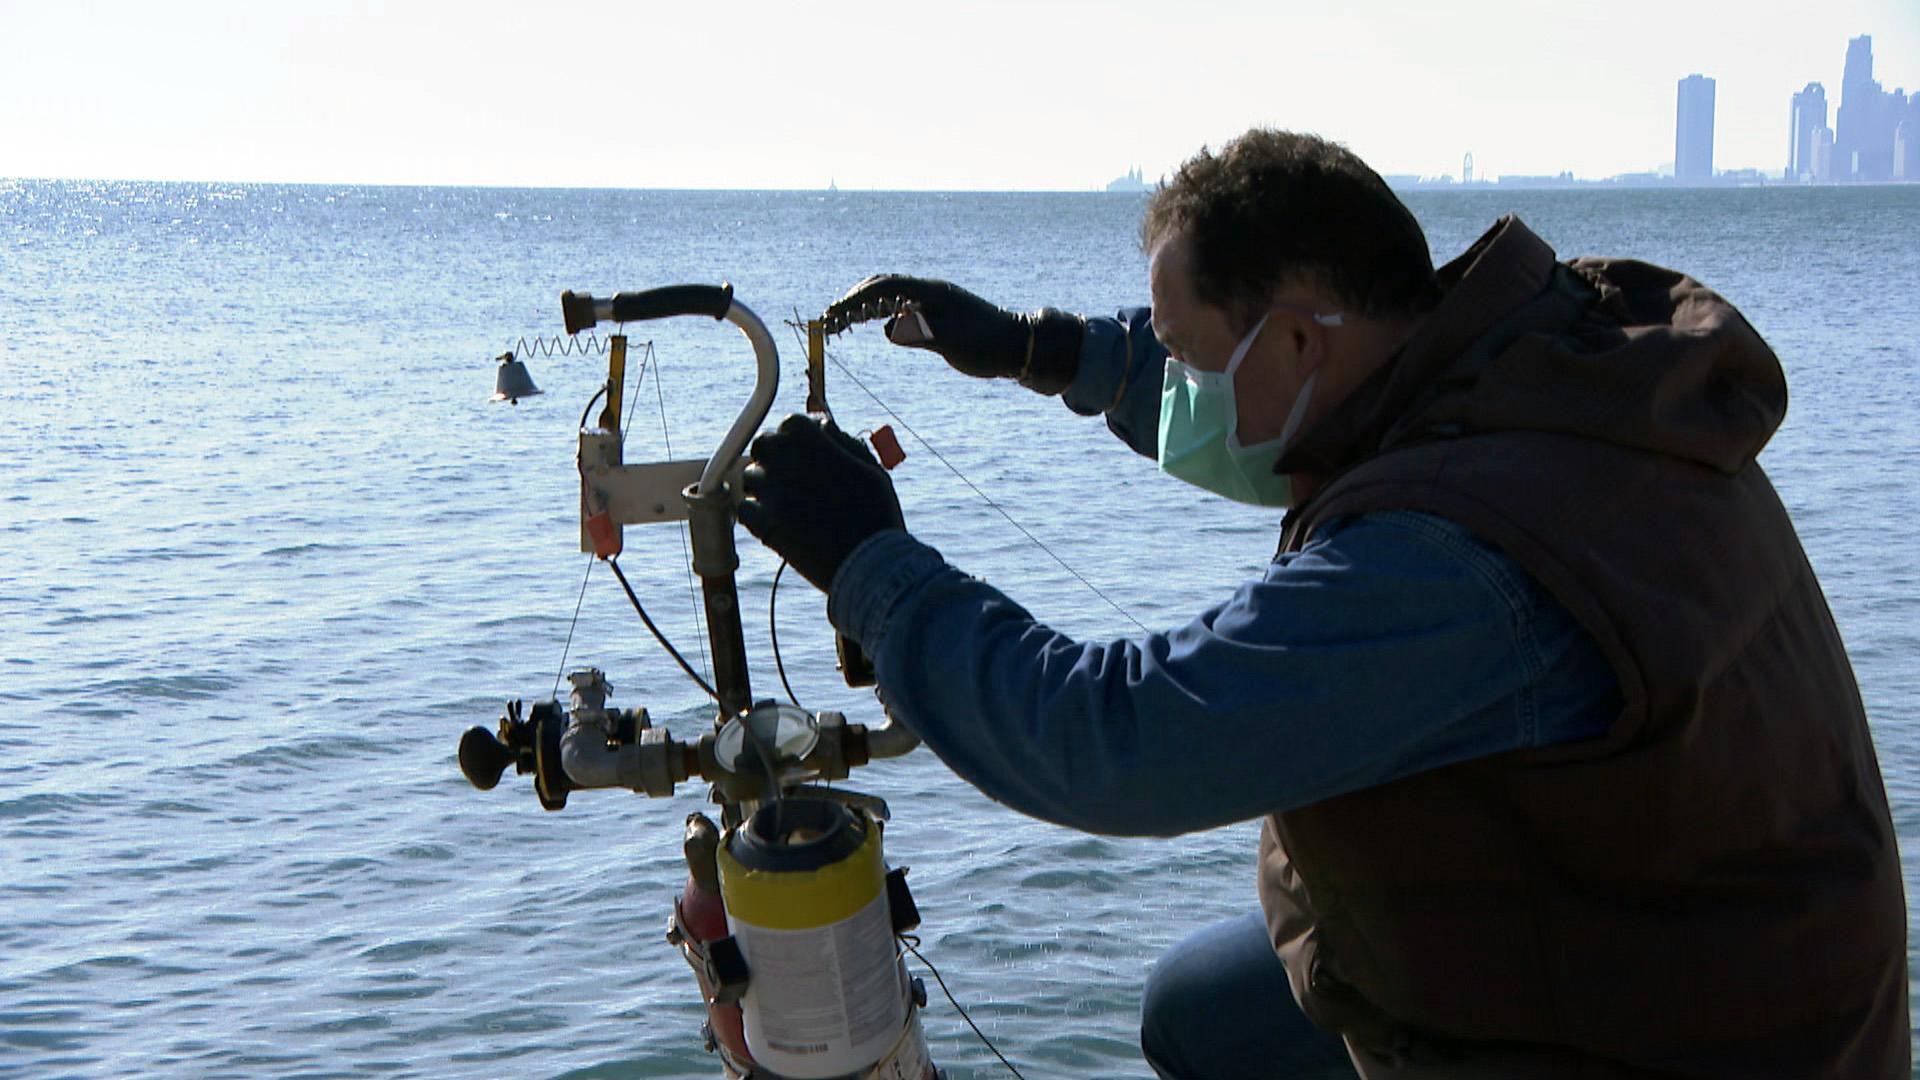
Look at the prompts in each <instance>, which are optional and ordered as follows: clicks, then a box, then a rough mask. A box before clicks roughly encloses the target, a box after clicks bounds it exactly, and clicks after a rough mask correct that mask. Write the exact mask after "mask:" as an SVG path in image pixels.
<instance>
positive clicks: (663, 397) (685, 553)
mask: <svg viewBox="0 0 1920 1080" xmlns="http://www.w3.org/2000/svg"><path fill="white" fill-rule="evenodd" d="M652 355H653V345H652V343H648V345H647V356H649V357H651V356H652ZM635 389H636V390H638V389H639V384H638V383H635ZM639 396H640V395H639V394H638V393H635V394H634V397H635V398H636V399H637V398H639ZM653 396H654V400H656V401H658V402H659V403H660V441H661V442H663V443H665V444H666V448H667V460H668V461H672V460H673V435H672V434H671V433H670V432H669V431H668V430H667V393H666V391H665V390H664V389H662V388H661V386H660V365H659V364H655V365H653ZM680 557H681V559H682V560H684V561H685V563H686V566H687V596H688V597H689V598H690V599H691V601H692V606H693V632H694V636H695V637H696V638H698V639H699V642H700V669H701V670H702V671H706V672H708V673H709V674H711V673H712V671H713V665H712V663H711V662H710V661H709V660H708V659H707V627H706V623H704V622H703V621H701V618H700V593H699V590H698V589H697V588H696V587H695V586H694V583H693V547H692V545H691V544H690V543H689V542H688V540H687V526H686V525H684V524H683V525H681V526H680ZM683 666H684V661H683ZM702 685H705V684H704V683H703V684H702ZM707 693H709V694H711V693H713V691H712V690H708V691H707ZM714 700H716V701H718V700H719V697H718V696H717V695H716V696H715V698H714Z"/></svg>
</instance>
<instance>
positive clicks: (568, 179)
mask: <svg viewBox="0 0 1920 1080" xmlns="http://www.w3.org/2000/svg"><path fill="white" fill-rule="evenodd" d="M1733 19H1737V20H1738V23H1739V26H1740V32H1739V34H1738V35H1734V34H1729V33H1728V32H1727V27H1728V25H1729V24H1730V20H1733ZM1655 23H1657V24H1659V25H1661V26H1662V27H1663V31H1662V33H1661V34H1659V35H1657V36H1649V35H1646V34H1645V33H1644V32H1642V31H1640V30H1638V29H1636V28H1638V27H1644V26H1646V25H1652V24H1655ZM1868 34H1870V35H1872V36H1873V42H1874V51H1875V53H1876V55H1877V60H1878V63H1879V66H1880V72H1879V79H1880V81H1881V82H1883V83H1884V84H1887V85H1891V86H1894V87H1897V88H1904V89H1916V90H1920V5H1916V4H1914V2H1913V0H1831V2H1830V3H1827V4H1823V5H1822V6H1821V8H1820V9H1819V10H1818V11H1817V12H1808V11H1806V10H1804V7H1803V6H1802V5H1794V4H1789V3H1786V2H1784V0H1755V2H1753V3H1743V4H1740V5H1739V6H1738V8H1737V9H1736V8H1734V7H1733V6H1732V5H1731V4H1714V3H1707V4H1703V5H1687V6H1680V7H1676V6H1674V5H1670V4H1665V3H1657V2H1655V0H1617V2H1616V3H1614V4H1611V5H1609V6H1608V8H1607V9H1605V10H1604V11H1603V10H1598V9H1593V10H1589V9H1586V8H1578V7H1551V8H1541V7H1539V6H1538V5H1536V4H1533V3H1531V2H1530V0H1474V2H1472V3H1469V4H1468V5H1465V6H1463V7H1461V8H1459V9H1457V10H1456V9H1449V10H1447V11H1444V12H1442V11H1436V10H1433V9H1432V8H1431V6H1430V5H1424V4H1416V3H1411V2H1406V3H1402V2H1396V0H1356V2H1355V3H1353V4H1348V5H1339V6H1336V7H1329V8H1326V9H1321V8H1314V9H1312V10H1303V11H1289V10H1281V9H1276V8H1273V7H1272V6H1271V5H1264V4H1260V3H1257V2H1254V0H1196V2H1194V3H1192V4H1189V5H1184V6H1183V7H1182V8H1181V9H1180V11H1179V12H1178V18H1171V17H1169V16H1168V14H1167V13H1166V12H1165V10H1164V6H1163V5H1157V4H1154V3H1151V2H1148V0H1108V2H1095V0H1025V2H1020V0H979V2H977V3H973V4H969V5H966V6H964V7H959V8H940V9H933V8H925V7H918V6H911V5H907V6H902V5H892V4H886V3H881V2H878V0H846V2H843V3H836V4H826V3H814V2H810V0H790V2H788V3H772V2H769V0H740V2H738V3H736V4H735V5H731V6H730V7H729V9H728V12H727V18H725V19H713V18H708V17H705V16H701V15H699V13H696V12H692V11H690V10H687V9H685V8H684V7H682V6H672V5H661V4H653V3H647V2H642V3H640V4H637V5H628V6H623V7H621V8H619V9H617V10H614V11H611V12H610V13H609V14H608V16H607V18H606V19H604V20H602V21H601V22H599V23H596V24H595V26H594V29H593V30H591V31H583V30H582V29H581V26H580V24H579V22H578V20H569V19H564V18H559V17H557V16H554V15H552V14H549V13H548V12H546V11H545V10H543V9H539V8H536V7H535V6H534V5H531V4H527V3H523V2H519V0H470V2H467V3H462V4H453V3H451V2H447V0H423V2H420V3H413V4H408V5H400V6H395V7H392V8H385V7H381V8H375V7H372V6H368V5H326V6H322V7H311V6H305V5H289V6H284V7H283V6H280V5H255V4H249V3H245V2H243V0H180V2H179V3H176V4H171V5H146V4H138V3H133V2H131V0H93V2H89V3H76V4H72V5H44V4H33V3H27V2H23V0H0V35H5V36H6V37H7V38H8V39H9V40H13V41H16V42H19V43H20V44H21V46H22V48H21V49H19V50H17V53H18V55H16V56H15V57H14V59H13V60H11V61H10V62H9V64H8V65H5V66H3V67H0V130H3V131H5V132H7V135H8V137H7V139H5V140H0V177H71V178H88V179H159V180H203V181H219V180H228V181H237V182H246V181H263V182H270V181H284V182H318V183H414V184H458V185H466V184H478V185H514V186H560V187H581V186H584V187H661V188H673V187H691V188H802V189H804V188H825V187H826V186H827V184H828V182H829V181H830V180H833V181H837V183H838V185H839V186H840V187H841V188H842V189H843V190H854V189H862V188H865V189H875V188H893V189H902V190H916V189H940V188H948V189H986V190H1013V189H1025V190H1086V189H1090V188H1097V187H1100V186H1102V185H1104V184H1105V183H1106V181H1108V180H1109V179H1111V178H1113V177H1115V176H1118V175H1120V174H1121V173H1122V172H1124V171H1126V170H1127V169H1129V168H1131V167H1135V166H1137V167H1139V168H1140V170H1141V172H1142V173H1143V175H1144V176H1146V177H1148V178H1158V177H1160V176H1163V175H1165V174H1167V173H1168V172H1170V171H1171V170H1172V169H1173V168H1175V167H1177V166H1178V164H1179V163H1180V162H1181V161H1182V160H1184V159H1185V158H1186V157H1188V156H1189V155H1191V154H1192V153H1193V152H1194V151H1195V150H1197V149H1199V148H1200V147H1201V146H1203V145H1214V146H1217V145H1219V143H1220V142H1222V141H1224V140H1225V139H1227V138H1230V137H1231V136H1233V135H1235V134H1237V133H1239V132H1240V131H1243V130H1245V129H1246V128H1248V127H1251V126H1256V125H1266V126H1275V127H1284V128H1291V129H1294V130H1302V131H1311V132H1315V133H1318V134H1322V135H1325V136H1327V137H1329V138H1332V139H1334V140H1336V141H1339V142H1342V143H1344V144H1346V145H1347V146H1349V147H1350V148H1351V149H1353V150H1354V151H1355V152H1356V153H1357V154H1359V155H1360V156H1361V157H1362V158H1364V159H1366V160H1367V161H1368V162H1369V163H1370V164H1372V165H1373V166H1374V167H1375V168H1376V169H1378V170H1379V171H1380V172H1381V173H1382V174H1387V175H1399V174H1404V175H1409V176H1415V177H1423V176H1424V177H1436V176H1443V175H1447V176H1452V175H1457V170H1458V167H1459V164H1460V162H1461V160H1462V158H1463V156H1464V155H1466V154H1468V153H1471V154H1473V155H1474V157H1475V158H1476V160H1477V162H1478V164H1477V168H1476V175H1477V177H1479V178H1488V179H1491V178H1499V177H1515V178H1523V177H1528V176H1537V177H1555V176H1560V175H1563V174H1564V175H1567V176H1571V177H1577V178H1602V177H1612V176H1619V175H1623V174H1647V173H1653V172H1658V171H1660V170H1662V169H1671V167H1672V162H1669V161H1668V160H1667V159H1668V158H1669V157H1670V156H1671V155H1672V152H1673V149H1674V147H1675V131H1674V129H1673V127H1672V126H1671V125H1672V124H1673V122H1674V119H1675V98H1674V96H1673V95H1674V91H1673V87H1674V86H1675V80H1677V79H1679V78H1681V77H1683V76H1685V75H1686V74H1688V73H1689V72H1698V73H1700V74H1701V75H1703V76H1705V77H1707V78H1711V79H1713V80H1714V81H1715V83H1716V100H1715V109H1714V139H1713V142H1714V153H1713V161H1714V165H1715V167H1716V168H1717V169H1720V170H1729V169H1731V170H1740V169H1759V170H1763V171H1764V172H1765V173H1768V174H1771V175H1775V176H1777V175H1780V174H1781V173H1782V172H1783V171H1784V170H1786V169H1788V168H1790V167H1791V166H1792V162H1793V160H1794V159H1793V157H1792V154H1791V151H1790V150H1789V151H1788V152H1787V153H1783V152H1782V147H1781V142H1782V138H1781V135H1782V133H1781V127H1782V121H1783V119H1789V120H1790V118H1783V117H1782V115H1781V114H1782V112H1783V111H1785V109H1783V106H1785V105H1787V104H1788V103H1789V101H1790V100H1791V98H1792V96H1793V95H1794V93H1795V92H1796V91H1797V90H1798V89H1799V88H1801V87H1803V86H1806V85H1807V84H1809V83H1820V84H1822V85H1824V86H1825V87H1826V88H1827V90H1828V96H1829V99H1830V100H1829V108H1830V109H1831V108H1834V107H1837V106H1840V105H1841V104H1842V100H1843V99H1842V97H1841V96H1840V95H1835V94H1834V93H1833V90H1834V88H1836V87H1840V86H1842V85H1843V83H1844V73H1843V71H1842V70H1841V66H1842V65H1841V61H1842V59H1843V54H1844V50H1845V49H1846V47H1847V42H1848V41H1849V40H1851V39H1853V38H1855V37H1859V36H1862V35H1868ZM1736 38H1737V40H1736ZM1851 120H1852V113H1851V112H1849V113H1848V115H1847V122H1842V121H1841V120H1840V118H1839V117H1834V118H1832V119H1830V120H1829V123H1830V124H1832V125H1833V126H1834V127H1835V128H1836V129H1844V130H1841V131H1840V132H1839V133H1840V134H1841V135H1843V136H1844V135H1845V134H1847V133H1848V132H1850V131H1851V126H1850V124H1851ZM1910 134H1911V133H1910ZM1790 137H1791V136H1790ZM1843 141H1844V140H1843ZM1909 142H1910V143H1920V138H1916V139H1910V140H1909ZM1888 153H1889V156H1890V155H1891V148H1890V149H1889V151H1888Z"/></svg>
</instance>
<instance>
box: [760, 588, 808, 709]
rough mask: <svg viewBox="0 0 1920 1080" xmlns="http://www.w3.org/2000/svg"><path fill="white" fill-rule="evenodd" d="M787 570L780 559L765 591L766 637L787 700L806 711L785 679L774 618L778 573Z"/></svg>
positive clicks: (784, 669)
mask: <svg viewBox="0 0 1920 1080" xmlns="http://www.w3.org/2000/svg"><path fill="white" fill-rule="evenodd" d="M786 572H787V560H785V559H781V560H780V569H778V570H775V571H774V572H773V588H772V589H770V590H768V591H767V637H769V638H771V639H772V640H773V667H774V670H776V671H778V672H779V673H780V685H781V686H784V687H786V688H787V700H788V701H791V702H793V707H794V708H796V709H799V710H801V711H802V712H805V711H806V706H804V705H802V704H800V699H799V698H797V697H794V696H793V684H792V683H790V682H788V681H787V665H786V664H784V663H781V661H780V623H779V622H778V621H777V620H775V619H774V617H773V613H774V604H775V603H776V602H778V600H779V599H780V575H781V574H784V573H786Z"/></svg>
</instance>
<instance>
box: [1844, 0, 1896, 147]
mask: <svg viewBox="0 0 1920 1080" xmlns="http://www.w3.org/2000/svg"><path fill="white" fill-rule="evenodd" d="M1884 96H1885V95H1884V94H1882V93H1881V91H1880V83H1879V82H1878V81H1877V80H1876V79H1874V77H1873V36H1872V35H1871V34H1861V35H1860V36H1859V37H1857V38H1854V39H1852V40H1851V41H1848V42H1847V66H1846V70H1845V72H1844V73H1843V74H1842V75H1841V77H1840V107H1839V108H1838V109H1836V110H1834V117H1833V128H1834V131H1833V175H1834V179H1836V180H1884V179H1886V178H1887V174H1888V173H1890V172H1892V168H1891V166H1892V164H1893V160H1892V159H1893V148H1892V147H1891V146H1887V147H1884V148H1883V147H1882V146H1881V145H1880V142H1881V140H1880V139H1878V138H1876V135H1877V134H1878V132H1877V131H1876V130H1875V129H1876V128H1877V127H1879V126H1880V125H1879V124H1878V123H1877V121H1879V120H1880V118H1881V116H1882V113H1883V112H1884V109H1883V107H1882V104H1881V98H1882V97H1884ZM1883 149H1884V151H1885V154H1884V157H1885V161H1884V163H1883V161H1882V153H1881V151H1882V150H1883Z"/></svg>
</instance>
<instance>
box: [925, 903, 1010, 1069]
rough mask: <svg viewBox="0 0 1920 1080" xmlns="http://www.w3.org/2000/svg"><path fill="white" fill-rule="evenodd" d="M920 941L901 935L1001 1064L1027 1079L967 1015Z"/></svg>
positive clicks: (948, 999)
mask: <svg viewBox="0 0 1920 1080" xmlns="http://www.w3.org/2000/svg"><path fill="white" fill-rule="evenodd" d="M919 943H920V939H919V938H917V937H915V936H913V935H912V934H901V935H900V944H902V945H905V946H906V947H907V951H908V952H910V953H912V954H913V955H914V958H915V959H917V960H919V961H920V962H921V963H923V964H925V965H927V970H928V971H931V972H933V981H934V982H937V983H939V984H940V992H941V993H943V994H945V995H947V1001H948V1002H949V1003H951V1004H952V1005H953V1007H954V1008H955V1009H956V1010H958V1011H959V1013H960V1019H962V1020H965V1021H966V1022H967V1026H968V1027H970V1028H972V1029H973V1033H974V1034H975V1035H977V1036H979V1037H980V1041H981V1042H982V1043H984V1044H986V1047H987V1049H989V1050H991V1051H993V1056H994V1057H997V1058H999V1059H1000V1064H1002V1065H1005V1066H1006V1067H1007V1071H1008V1072H1010V1073H1012V1074H1013V1075H1015V1076H1019V1077H1020V1080H1027V1078H1026V1077H1024V1076H1021V1075H1020V1070H1019V1069H1016V1068H1014V1067H1013V1062H1011V1061H1008V1060H1007V1056H1006V1055H1005V1054H1002V1053H1001V1052H1000V1048H999V1047H997V1046H995V1045H993V1040H992V1039H989V1038H987V1033H986V1032H984V1031H981V1030H980V1025H979V1024H976V1023H974V1022H973V1017H971V1016H968V1015H967V1010H966V1008H965V1007H964V1006H962V1005H961V1004H960V1002H959V1001H958V1000H957V999H956V998H955V997H954V996H953V991H951V990H949V989H947V980H945V979H943V978H941V977H940V969H939V968H937V967H934V966H933V961H931V960H929V959H927V958H926V957H925V956H922V955H921V953H920V950H919V949H918V948H917V947H916V946H917V945H919Z"/></svg>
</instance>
